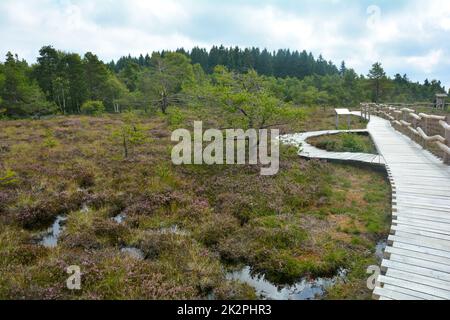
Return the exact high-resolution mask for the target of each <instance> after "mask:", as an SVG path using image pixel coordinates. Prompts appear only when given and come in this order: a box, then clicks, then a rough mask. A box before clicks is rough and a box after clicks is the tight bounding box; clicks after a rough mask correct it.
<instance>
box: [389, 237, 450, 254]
mask: <svg viewBox="0 0 450 320" xmlns="http://www.w3.org/2000/svg"><path fill="white" fill-rule="evenodd" d="M388 241H391V242H396V241H398V242H402V243H407V244H411V245H416V246H418V247H424V248H431V249H437V250H442V251H446V252H450V248H449V246H448V244H445V243H444V244H443V243H441V242H440V241H438V240H434V239H423V238H422V239H417V238H415V237H400V236H392V235H391V236H389V237H388Z"/></svg>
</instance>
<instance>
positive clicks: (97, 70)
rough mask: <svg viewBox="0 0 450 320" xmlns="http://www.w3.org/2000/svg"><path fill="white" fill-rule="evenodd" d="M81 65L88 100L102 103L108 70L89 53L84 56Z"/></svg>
mask: <svg viewBox="0 0 450 320" xmlns="http://www.w3.org/2000/svg"><path fill="white" fill-rule="evenodd" d="M83 65H84V70H85V71H84V72H85V74H84V75H85V82H86V86H87V92H88V97H89V99H90V100H100V101H104V100H105V96H106V91H107V90H106V87H107V82H108V79H109V75H110V74H109V70H108V68H107V67H106V65H105V64H104V63H103V62H101V61H100V60H99V59H98V57H97V56H96V55H95V54H93V53H91V52H88V53H86V54H85V55H84V58H83Z"/></svg>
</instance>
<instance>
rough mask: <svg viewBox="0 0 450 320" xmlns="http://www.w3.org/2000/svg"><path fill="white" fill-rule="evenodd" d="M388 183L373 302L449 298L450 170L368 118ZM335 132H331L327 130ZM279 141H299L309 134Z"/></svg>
mask: <svg viewBox="0 0 450 320" xmlns="http://www.w3.org/2000/svg"><path fill="white" fill-rule="evenodd" d="M367 130H368V132H369V133H370V135H371V136H372V139H373V141H374V143H375V145H376V146H377V149H378V151H379V153H380V155H381V156H380V162H383V164H384V165H385V166H386V170H387V172H388V175H389V179H390V181H391V185H392V198H393V200H392V202H393V206H392V211H393V214H392V215H393V221H392V229H391V235H390V236H389V238H388V246H387V248H386V250H385V258H384V259H383V261H382V264H381V268H382V275H380V276H379V278H378V283H377V286H376V288H375V290H374V298H376V299H380V300H422V299H427V300H428V299H431V300H442V299H450V167H449V166H448V165H445V164H443V163H442V161H441V160H440V159H438V158H437V157H436V156H434V155H433V154H431V153H430V152H428V151H426V150H424V149H423V148H422V147H421V146H420V145H418V144H417V143H415V142H413V141H412V140H411V139H410V138H408V137H406V136H404V135H402V134H401V133H399V132H398V131H396V130H395V129H394V128H393V127H392V126H391V124H390V122H389V121H387V120H384V119H382V118H379V117H376V116H372V117H371V120H370V122H369V124H368V128H367ZM332 132H335V131H332ZM321 134H326V132H321V133H320V134H319V133H305V134H301V135H297V136H296V137H294V136H290V137H282V138H281V140H282V141H289V138H290V139H291V142H293V141H294V140H295V141H298V142H302V141H305V140H306V139H307V138H308V137H311V136H314V135H321ZM317 150H318V149H316V148H314V147H312V148H311V146H309V145H308V144H307V143H304V144H303V150H302V151H301V153H300V154H301V155H302V156H304V157H311V158H321V159H340V160H352V161H353V160H356V159H359V160H360V161H363V162H368V163H376V161H375V162H373V161H372V162H371V161H370V160H369V158H366V157H364V156H355V157H351V156H349V155H347V154H345V153H329V154H328V155H329V157H327V152H326V151H323V150H319V152H318V151H317Z"/></svg>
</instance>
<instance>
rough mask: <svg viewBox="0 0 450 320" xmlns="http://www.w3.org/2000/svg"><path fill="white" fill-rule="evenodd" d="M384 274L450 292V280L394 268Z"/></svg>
mask: <svg viewBox="0 0 450 320" xmlns="http://www.w3.org/2000/svg"><path fill="white" fill-rule="evenodd" d="M386 276H388V277H391V278H396V279H402V280H406V281H412V282H415V283H418V284H422V285H426V286H429V287H434V288H438V289H442V290H446V291H448V292H449V293H450V282H447V281H442V280H438V279H434V278H429V277H425V276H421V275H418V274H412V273H409V272H403V271H399V270H395V269H389V270H388V271H387V272H386Z"/></svg>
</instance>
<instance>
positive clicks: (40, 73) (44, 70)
mask: <svg viewBox="0 0 450 320" xmlns="http://www.w3.org/2000/svg"><path fill="white" fill-rule="evenodd" d="M39 54H40V56H39V57H38V58H37V62H38V63H37V65H36V67H35V68H34V70H33V76H34V78H35V79H36V80H37V82H38V84H39V86H40V87H41V89H42V91H43V92H44V93H45V95H46V96H47V98H48V99H49V100H50V101H55V99H54V95H53V89H54V86H53V81H54V79H55V78H56V77H57V75H58V68H59V66H60V60H61V54H60V53H59V52H58V51H57V50H55V49H54V48H53V47H51V46H45V47H42V48H41V50H39Z"/></svg>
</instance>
